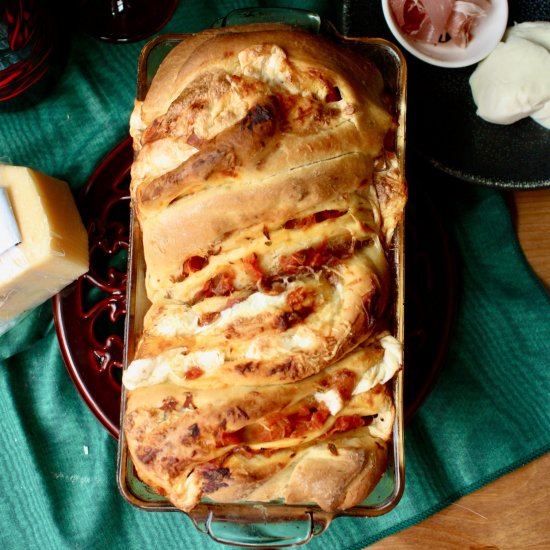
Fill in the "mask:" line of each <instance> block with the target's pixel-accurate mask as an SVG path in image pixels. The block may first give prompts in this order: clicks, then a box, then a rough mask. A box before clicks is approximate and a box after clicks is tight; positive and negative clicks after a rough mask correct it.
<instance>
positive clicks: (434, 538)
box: [369, 189, 550, 550]
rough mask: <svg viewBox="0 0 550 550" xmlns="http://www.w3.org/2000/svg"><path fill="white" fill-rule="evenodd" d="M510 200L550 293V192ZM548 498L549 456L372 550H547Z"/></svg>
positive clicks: (549, 526) (525, 193) (522, 240)
mask: <svg viewBox="0 0 550 550" xmlns="http://www.w3.org/2000/svg"><path fill="white" fill-rule="evenodd" d="M507 198H508V199H509V204H510V208H511V210H512V214H513V219H514V222H515V224H516V230H517V233H518V236H519V240H520V243H521V246H522V248H523V251H524V252H525V255H526V256H527V259H528V260H529V262H530V263H531V265H532V267H533V269H534V271H535V273H536V274H537V275H538V277H539V278H540V280H541V281H542V282H543V284H544V285H545V286H546V288H547V289H549V290H550V189H544V190H536V191H521V192H514V193H510V194H508V195H507ZM549 499H550V453H549V454H547V455H544V456H542V457H541V458H538V459H536V460H534V461H533V462H531V463H529V464H527V465H526V466H523V467H522V468H520V469H518V470H515V471H514V472H511V473H510V474H507V475H505V476H503V477H502V478H499V479H497V480H496V481H494V482H493V483H491V484H489V485H486V486H485V487H483V488H481V489H479V490H478V491H476V492H474V493H471V494H470V495H467V496H465V497H463V498H461V499H460V500H458V501H457V502H456V503H454V504H452V505H451V506H449V507H448V508H445V509H444V510H442V511H441V512H439V513H438V514H436V515H434V516H432V517H430V518H428V519H426V520H425V521H423V522H421V523H419V524H418V525H414V526H412V527H410V528H408V529H406V530H405V531H402V532H400V533H397V534H395V535H392V536H390V537H387V538H385V539H383V540H381V541H379V542H378V543H376V544H374V545H372V546H370V547H369V548H370V549H373V550H389V549H391V550H402V549H413V550H416V549H418V550H421V549H422V550H432V549H437V550H448V549H469V550H482V549H483V550H489V549H491V550H496V549H499V550H501V549H518V548H521V549H522V550H534V549H537V550H543V549H545V550H547V549H550V503H549Z"/></svg>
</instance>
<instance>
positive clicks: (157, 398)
mask: <svg viewBox="0 0 550 550" xmlns="http://www.w3.org/2000/svg"><path fill="white" fill-rule="evenodd" d="M384 94H385V92H384V82H383V79H382V76H381V74H380V72H379V71H378V70H377V68H376V67H375V66H374V65H373V64H371V63H370V62H368V61H366V60H365V59H364V58H363V57H360V56H358V55H357V54H355V53H354V52H352V51H351V50H349V49H346V48H344V47H343V46H340V45H337V44H335V43H333V42H332V41H330V40H329V39H327V38H323V37H320V36H317V35H313V34H310V33H308V32H306V31H303V30H298V29H296V28H293V27H290V26H286V25H282V24H260V25H248V26H239V27H227V28H223V29H214V30H208V31H204V32H202V33H199V34H197V35H194V36H192V37H189V38H188V39H186V40H184V41H183V42H182V43H181V44H180V45H179V46H177V47H176V48H175V49H174V50H172V51H171V53H170V54H169V55H168V56H167V57H166V59H165V60H164V62H163V63H162V65H161V66H160V68H159V70H158V72H157V74H156V76H155V78H154V80H153V82H152V84H151V87H150V89H149V92H148V94H147V96H146V98H145V99H144V100H143V101H136V104H135V108H134V111H133V113H132V117H131V121H130V129H131V135H132V136H133V140H134V151H135V160H134V163H133V165H132V183H131V196H132V205H133V208H134V211H135V213H136V216H137V219H138V221H139V225H140V229H141V233H142V241H143V249H144V258H145V263H146V288H147V295H148V298H149V300H150V302H151V307H150V309H149V310H148V312H147V314H146V315H145V318H144V322H143V333H142V335H141V337H140V339H139V342H138V345H137V346H136V351H135V357H134V358H133V360H132V362H131V363H130V364H129V365H128V367H127V369H126V370H125V372H124V377H123V382H124V385H125V387H126V395H127V399H126V411H125V423H124V426H123V430H124V434H125V437H126V440H127V444H128V449H129V452H130V454H131V457H132V460H133V462H134V465H135V468H136V470H137V472H138V475H139V476H140V477H141V479H142V480H143V481H145V482H146V483H148V484H149V485H151V487H153V488H154V489H155V490H157V491H158V492H159V493H160V494H162V495H165V496H167V497H168V499H169V500H170V501H171V502H172V503H173V504H174V505H175V506H177V507H178V508H180V509H182V510H185V511H189V510H191V509H192V508H193V507H194V506H196V505H197V503H198V502H199V501H200V500H201V498H203V497H208V498H209V499H213V500H216V501H223V502H225V501H271V500H279V501H280V500H282V501H284V502H287V503H316V504H318V505H319V506H320V507H321V508H323V509H324V510H327V511H334V510H338V509H346V508H349V507H351V506H354V505H356V504H357V503H359V502H361V501H362V500H363V499H364V498H365V497H366V496H367V495H368V494H369V493H370V491H371V490H372V489H373V487H374V486H375V485H376V483H377V482H378V480H379V479H380V477H381V476H382V475H383V473H384V471H385V468H386V462H387V451H388V444H389V441H390V440H391V435H392V428H393V423H394V417H395V404H394V403H393V400H392V391H391V387H389V386H390V383H389V380H391V378H392V377H393V376H394V374H395V373H396V372H397V370H398V369H399V368H400V367H401V362H402V361H401V355H402V352H401V344H400V342H398V341H397V340H396V339H395V338H394V337H392V336H391V335H390V334H389V332H388V312H389V311H391V307H390V306H391V300H392V273H391V269H390V267H389V263H388V251H389V248H390V246H391V243H392V234H393V232H394V229H395V227H396V225H397V224H398V223H399V221H400V219H401V217H402V212H403V208H404V205H405V201H406V188H405V183H404V180H403V177H402V175H401V174H399V173H396V172H395V171H394V172H391V171H390V170H386V171H385V173H384V177H379V176H378V175H377V173H376V167H377V166H378V165H379V164H385V165H386V167H387V166H388V165H391V158H390V157H391V154H390V153H389V152H387V151H385V149H384V140H385V139H386V137H387V135H388V134H389V133H391V132H393V131H394V130H395V124H396V121H395V120H394V119H393V118H392V116H391V114H390V112H389V110H388V107H387V105H388V98H386V97H385V95H384Z"/></svg>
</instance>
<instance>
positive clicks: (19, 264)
mask: <svg viewBox="0 0 550 550" xmlns="http://www.w3.org/2000/svg"><path fill="white" fill-rule="evenodd" d="M0 188H2V194H3V195H5V196H7V197H8V199H9V203H10V205H11V210H12V213H13V217H14V218H15V222H16V224H17V228H18V230H19V239H17V240H20V242H19V244H15V245H13V246H10V247H9V248H8V249H7V250H4V251H3V252H1V253H0V319H10V318H12V317H15V316H16V315H18V314H20V313H22V312H24V311H26V310H28V309H31V308H33V307H35V306H37V305H39V304H41V303H43V302H45V301H46V300H47V299H48V298H51V297H52V296H53V295H54V294H56V293H57V292H59V291H60V290H61V289H63V288H64V287H66V286H67V285H68V284H70V283H71V282H72V281H74V280H76V279H77V278H78V277H79V276H80V275H82V274H84V273H86V272H87V271H88V236H87V233H86V229H85V228H84V225H83V223H82V220H81V218H80V214H79V212H78V210H77V207H76V204H75V201H74V198H73V195H72V193H71V190H70V189H69V186H68V185H67V183H65V182H64V181H61V180H58V179H55V178H52V177H50V176H48V175H46V174H42V173H40V172H37V171H34V170H31V169H30V168H26V167H23V166H8V165H0ZM2 217H3V221H4V223H2V220H0V231H8V229H6V227H8V226H9V224H8V223H6V221H7V220H6V218H7V217H8V215H7V214H6V213H5V211H4V214H2ZM11 221H12V222H13V220H11ZM11 225H13V223H12V224H11ZM3 228H4V229H3ZM8 238H9V237H8ZM15 242H16V241H15Z"/></svg>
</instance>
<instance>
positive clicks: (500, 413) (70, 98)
mask: <svg viewBox="0 0 550 550" xmlns="http://www.w3.org/2000/svg"><path fill="white" fill-rule="evenodd" d="M250 4H251V2H237V1H235V2H229V1H227V2H223V1H217V2H198V1H191V0H189V1H187V0H186V1H182V2H181V5H180V7H179V8H178V11H177V12H176V15H175V16H174V18H173V19H172V21H170V23H169V24H168V25H167V26H166V27H165V28H164V29H163V31H162V32H191V31H198V30H200V29H202V28H204V27H206V26H209V25H210V24H211V23H212V21H213V20H214V19H216V18H217V17H220V16H222V15H224V14H225V13H227V12H228V11H230V10H231V9H234V8H236V7H242V6H246V5H250ZM293 4H294V5H295V6H298V5H300V7H306V8H310V9H315V10H318V11H319V12H320V13H321V14H325V15H330V12H329V10H330V9H335V8H334V7H329V4H330V3H324V2H313V1H312V2H304V3H297V2H295V3H293ZM271 5H276V4H271ZM143 44H144V42H140V43H135V44H127V45H113V44H106V43H100V42H98V41H96V40H94V39H92V38H89V37H86V36H80V35H75V36H74V40H73V43H72V49H71V56H70V60H69V65H68V67H67V68H66V70H65V72H64V74H63V76H62V79H61V81H60V82H59V84H58V86H57V87H56V89H55V92H54V94H53V95H52V96H51V97H49V98H48V99H47V100H46V101H44V102H43V103H41V104H39V105H38V106H36V107H35V108H33V109H32V110H29V111H24V112H19V113H16V114H1V115H0V161H2V162H9V163H12V164H22V165H28V166H32V167H34V168H36V169H38V170H42V171H44V172H46V173H49V174H51V175H53V176H56V177H59V178H62V179H65V180H67V181H68V182H70V184H71V186H72V188H73V189H74V190H77V189H78V188H79V187H80V186H82V185H83V184H84V182H85V181H86V179H87V178H88V177H89V176H90V174H91V173H92V171H93V169H94V167H95V166H96V165H97V163H98V162H99V161H100V160H101V158H102V157H103V156H104V155H105V154H106V153H108V152H109V151H110V150H111V149H112V148H113V147H114V146H115V145H116V144H117V143H118V142H119V141H120V140H121V139H122V138H123V137H125V136H126V135H127V128H128V118H129V114H130V111H131V108H132V104H133V98H134V95H135V77H136V64H137V58H138V55H139V52H140V49H141V47H142V46H143ZM424 178H426V179H430V178H431V179H435V180H437V182H438V183H439V184H440V185H439V187H440V188H441V187H442V186H444V189H445V193H446V194H447V196H448V197H449V198H450V201H448V202H447V203H446V204H448V212H446V218H447V219H448V220H449V222H450V224H451V226H452V231H451V234H452V237H453V239H454V242H455V247H456V254H457V270H458V276H459V280H460V305H459V311H458V314H457V320H456V325H455V329H454V333H453V336H452V339H451V342H450V345H449V350H448V353H447V356H446V360H445V364H444V367H443V369H442V372H441V374H440V376H439V377H438V379H437V382H436V384H435V387H434V388H433V390H432V391H431V393H430V394H429V396H428V398H427V400H426V401H425V402H424V404H423V405H422V407H421V408H420V410H419V411H418V412H417V414H416V415H415V417H414V418H413V420H412V421H411V422H410V423H409V424H408V426H407V430H406V489H405V494H404V496H403V498H402V500H401V502H400V504H399V505H398V506H397V508H396V509H395V510H394V511H392V512H390V513H389V514H387V515H385V516H383V517H380V518H377V519H358V518H338V519H337V520H335V521H334V522H333V523H332V525H331V526H330V528H329V529H328V531H327V532H326V533H324V534H323V535H321V536H319V537H318V538H316V539H314V540H313V541H312V542H310V543H309V544H308V548H312V549H313V548H319V549H321V548H331V549H340V548H342V549H344V548H346V549H353V548H361V547H364V546H366V545H367V544H370V543H372V542H373V541H375V540H377V539H379V538H381V537H383V536H385V535H387V534H389V533H392V532H395V531H397V530H399V529H402V528H404V527H406V526H408V525H411V524H413V523H415V522H417V521H420V520H421V519H423V518H425V517H427V516H428V515H430V514H432V513H434V512H435V511H437V510H439V509H441V508H442V507H444V506H446V505H448V504H449V503H451V502H452V501H453V500H455V499H457V498H458V497H459V496H461V495H464V494H466V493H468V492H470V491H473V490H475V489H476V488H478V487H480V486H482V485H483V484H485V483H488V482H489V481H491V480H493V479H494V478H496V477H498V476H500V475H502V474H503V473H505V472H507V471H510V470H512V469H514V468H516V467H518V466H520V465H522V464H524V463H526V462H528V461H529V460H531V459H533V458H534V457H536V456H538V455H540V454H541V453H544V452H546V451H547V450H548V448H549V443H550V406H549V400H548V395H549V390H550V380H549V369H548V365H549V360H550V323H549V319H550V300H549V295H548V293H547V292H546V291H545V289H544V288H543V287H542V286H541V285H540V283H539V282H538V281H537V279H536V278H535V276H534V275H533V273H532V271H531V269H530V268H529V266H528V265H527V264H526V262H525V259H524V257H523V255H522V253H521V251H520V249H519V247H518V244H517V241H516V238H515V235H514V231H513V227H512V225H511V222H510V218H509V214H508V211H507V208H506V204H505V202H504V200H503V197H502V196H501V194H500V193H499V192H498V191H495V190H490V189H486V188H476V187H474V186H471V185H468V184H464V183H453V182H451V180H450V179H449V178H446V177H444V176H440V175H439V174H437V173H436V172H435V171H433V170H432V171H430V170H429V169H428V168H427V167H426V176H424V175H423V177H422V178H416V179H418V181H415V178H412V177H411V185H420V184H422V181H423V179H424ZM407 376H414V372H407ZM0 493H1V497H0V543H1V544H2V546H3V547H4V548H10V549H11V548H32V547H35V546H39V547H40V548H42V549H50V548H51V549H56V550H58V549H63V548H83V549H84V548H85V549H90V548H113V549H116V548H204V547H206V548H215V547H220V545H218V544H217V543H215V542H212V541H211V540H210V539H209V538H208V537H207V536H206V535H203V534H202V533H199V532H198V531H197V530H196V529H195V528H194V526H193V525H192V523H191V521H190V520H189V519H188V518H187V516H185V515H184V514H179V513H175V514H167V513H147V512H143V511H140V510H138V509H135V508H134V507H132V506H131V505H129V504H128V503H127V502H126V501H125V500H124V499H123V498H122V497H121V496H120V495H119V492H118V489H117V486H116V442H115V441H114V440H113V439H112V438H111V437H110V436H109V435H108V434H107V432H106V431H105V430H104V428H103V427H102V426H101V425H100V423H99V422H98V421H97V420H96V418H95V417H94V416H93V415H92V413H91V412H90V411H89V410H88V408H87V406H86V405H85V404H84V402H83V401H82V400H81V398H80V397H79V395H78V393H77V391H76V389H75V388H74V386H73V385H72V383H71V381H70V378H69V376H68V375H67V372H66V370H65V367H64V365H63V362H62V359H61V355H60V352H59V347H58V343H57V339H56V335H55V330H54V327H53V322H52V313H51V303H50V302H47V303H46V304H44V305H43V306H40V307H38V308H37V309H35V310H34V311H32V312H31V313H30V314H29V315H27V316H26V317H24V318H23V319H22V320H21V321H20V323H18V324H17V326H16V327H14V328H12V329H11V330H9V331H8V332H6V333H5V334H3V335H2V336H0Z"/></svg>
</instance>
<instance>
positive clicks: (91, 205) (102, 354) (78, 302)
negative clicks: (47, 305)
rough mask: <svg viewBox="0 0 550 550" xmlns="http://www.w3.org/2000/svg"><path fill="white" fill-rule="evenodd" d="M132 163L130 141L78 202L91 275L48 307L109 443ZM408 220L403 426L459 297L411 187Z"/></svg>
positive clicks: (441, 244)
mask: <svg viewBox="0 0 550 550" xmlns="http://www.w3.org/2000/svg"><path fill="white" fill-rule="evenodd" d="M132 159H133V151H132V142H131V139H130V138H127V139H125V140H124V141H123V142H121V143H120V144H119V145H118V146H117V147H116V148H115V149H113V151H111V152H110V153H109V154H108V155H107V156H106V157H105V159H104V160H103V161H102V162H101V163H100V164H99V166H98V167H97V168H96V170H95V172H94V173H93V175H92V177H91V178H90V179H89V181H88V182H87V184H86V186H85V187H84V189H83V190H82V193H81V194H80V196H79V197H78V199H77V203H78V206H79V209H80V213H81V215H82V219H83V221H84V224H85V226H86V228H87V230H88V236H89V246H90V271H89V272H88V273H86V274H85V275H83V276H82V277H80V279H78V280H77V281H76V282H75V283H73V284H72V285H70V286H69V287H67V288H66V289H65V290H63V291H62V292H61V293H59V294H58V295H57V296H55V298H54V300H53V312H54V321H55V327H56V331H57V337H58V339H59V344H60V347H61V353H62V355H63V359H64V361H65V365H66V367H67V370H68V372H69V375H70V377H71V379H72V380H73V382H74V384H75V386H76V388H77V390H78V391H79V393H80V395H81V396H82V398H83V399H84V401H85V402H86V404H87V405H88V407H89V408H90V409H91V411H92V412H93V413H94V414H95V416H96V417H97V418H98V419H99V421H100V422H101V423H102V424H103V425H104V426H105V428H107V430H108V431H109V432H110V433H111V435H113V436H114V437H118V433H119V429H120V393H121V378H122V361H123V350H124V342H123V334H124V318H125V315H126V263H127V252H128V243H129V220H130V197H129V190H128V187H129V183H130V166H131V163H132ZM411 181H414V179H413V178H411V175H409V182H411ZM406 216H407V218H406V219H407V225H406V239H405V240H406V246H407V252H406V270H405V296H406V307H405V365H406V369H405V376H404V380H405V390H404V407H405V419H406V420H408V419H410V418H411V417H412V416H413V414H414V413H415V411H416V410H417V409H418V407H419V406H420V404H421V403H422V401H423V400H424V398H425V397H426V395H427V393H428V391H429V389H430V388H431V387H432V386H433V383H434V381H435V378H436V375H437V373H438V371H439V368H440V366H441V364H442V360H443V356H444V352H445V349H446V346H447V342H448V339H449V334H450V330H451V327H452V323H453V317H454V307H455V296H456V292H455V277H454V273H455V270H454V267H453V263H454V262H453V255H452V253H451V248H450V246H449V240H448V237H447V234H446V230H445V228H444V225H443V223H442V220H441V219H440V217H439V214H438V211H437V209H436V207H435V206H434V205H433V204H432V202H431V201H430V200H429V198H428V195H427V194H426V192H425V191H423V189H422V188H421V187H419V186H414V185H411V188H410V198H409V203H408V205H407V213H406Z"/></svg>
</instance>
